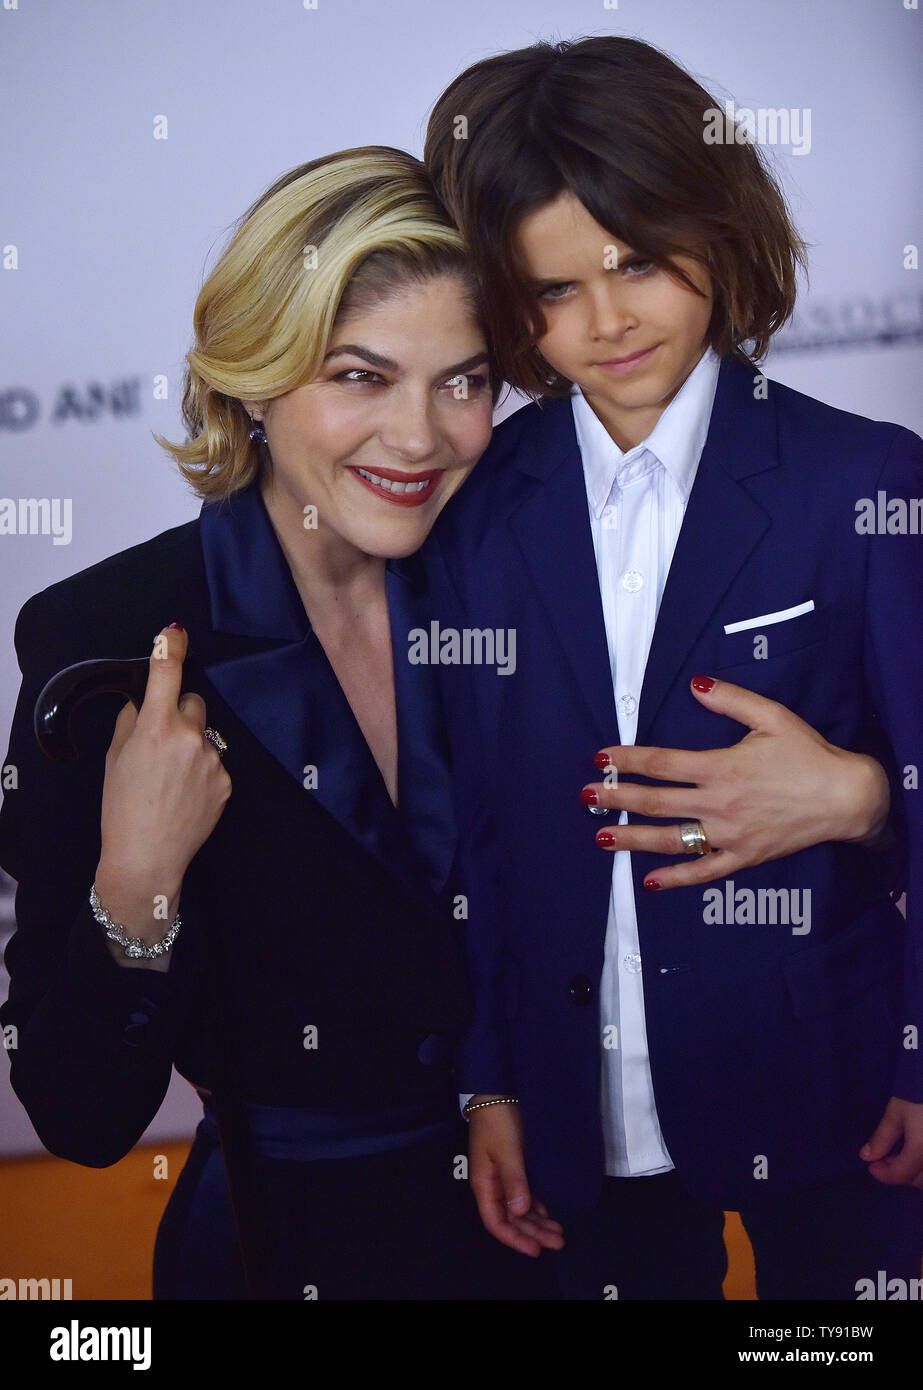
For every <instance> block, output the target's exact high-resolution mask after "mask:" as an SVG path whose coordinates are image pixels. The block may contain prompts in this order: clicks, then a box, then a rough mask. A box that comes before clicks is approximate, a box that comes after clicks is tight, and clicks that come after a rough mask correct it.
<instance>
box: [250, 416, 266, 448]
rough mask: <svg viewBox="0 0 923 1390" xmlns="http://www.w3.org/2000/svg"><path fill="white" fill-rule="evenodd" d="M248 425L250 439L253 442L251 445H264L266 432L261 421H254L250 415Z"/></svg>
mask: <svg viewBox="0 0 923 1390" xmlns="http://www.w3.org/2000/svg"><path fill="white" fill-rule="evenodd" d="M250 424H251V425H252V429H251V430H250V438H251V439H252V440H253V443H254V444H265V443H266V431H265V430H264V429H263V422H262V420H255V419H254V418H253V416H252V415H251V416H250Z"/></svg>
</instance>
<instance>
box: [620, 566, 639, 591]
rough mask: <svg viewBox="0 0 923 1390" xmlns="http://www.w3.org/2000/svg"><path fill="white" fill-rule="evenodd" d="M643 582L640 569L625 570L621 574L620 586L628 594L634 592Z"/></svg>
mask: <svg viewBox="0 0 923 1390" xmlns="http://www.w3.org/2000/svg"><path fill="white" fill-rule="evenodd" d="M643 583H644V576H643V575H642V574H641V572H640V570H626V571H625V573H624V574H623V575H622V588H623V589H625V590H626V592H627V593H629V594H636V593H637V592H638V590H639V589H640V588H641V586H642V585H643Z"/></svg>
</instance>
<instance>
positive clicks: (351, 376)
mask: <svg viewBox="0 0 923 1390" xmlns="http://www.w3.org/2000/svg"><path fill="white" fill-rule="evenodd" d="M381 380H382V378H381V377H380V376H379V375H378V373H377V372H371V371H368V370H367V369H366V368H364V367H350V368H349V370H348V371H346V372H339V373H338V374H337V376H335V377H334V381H359V382H367V381H381Z"/></svg>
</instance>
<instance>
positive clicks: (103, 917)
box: [90, 883, 183, 960]
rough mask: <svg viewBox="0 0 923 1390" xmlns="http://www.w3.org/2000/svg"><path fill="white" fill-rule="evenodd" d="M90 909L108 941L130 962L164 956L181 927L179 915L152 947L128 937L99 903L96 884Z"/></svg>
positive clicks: (122, 927) (91, 890) (120, 924)
mask: <svg viewBox="0 0 923 1390" xmlns="http://www.w3.org/2000/svg"><path fill="white" fill-rule="evenodd" d="M90 907H91V908H92V909H93V916H94V917H95V918H96V920H97V922H98V923H99V925H100V926H101V927H105V929H106V935H107V936H108V938H109V940H110V941H115V942H116V943H117V944H118V945H119V946H121V948H122V950H123V951H124V952H125V955H126V956H130V957H131V959H132V960H151V959H153V958H154V957H156V956H165V955H166V954H167V952H168V951H169V949H170V947H171V946H172V945H173V942H174V941H175V940H176V938H177V936H178V935H179V929H180V927H181V926H182V925H183V924H182V922H181V921H180V917H179V913H177V914H176V916H175V917H174V918H173V921H172V923H171V924H170V930H169V931H168V932H167V934H166V936H164V937H161V939H160V941H155V942H154V944H153V946H149V945H148V944H147V942H145V941H142V940H141V937H140V936H128V934H127V933H126V931H125V928H124V926H123V925H122V923H121V922H115V921H113V919H112V918H111V917H110V916H109V913H108V912H107V911H106V909H105V908H104V907H103V905H102V903H101V902H100V901H99V895H98V894H97V892H96V884H95V883H94V884H93V887H92V888H91V889H90Z"/></svg>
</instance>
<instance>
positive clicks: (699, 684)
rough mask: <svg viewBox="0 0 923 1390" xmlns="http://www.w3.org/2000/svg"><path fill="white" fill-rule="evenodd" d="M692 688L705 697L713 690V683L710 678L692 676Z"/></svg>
mask: <svg viewBox="0 0 923 1390" xmlns="http://www.w3.org/2000/svg"><path fill="white" fill-rule="evenodd" d="M692 688H693V690H698V691H699V693H700V694H702V695H707V694H708V692H709V691H710V690H714V688H715V682H714V680H713V679H712V677H711V676H693V677H692Z"/></svg>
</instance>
